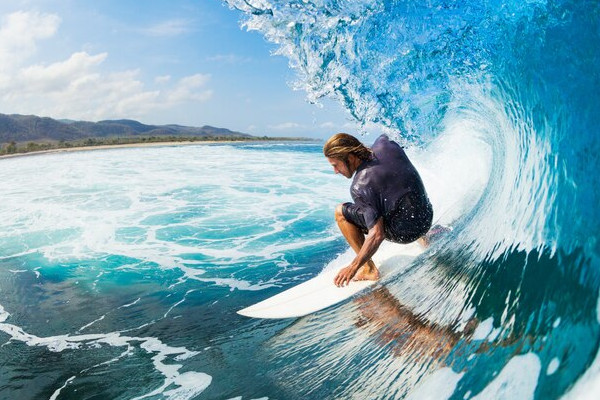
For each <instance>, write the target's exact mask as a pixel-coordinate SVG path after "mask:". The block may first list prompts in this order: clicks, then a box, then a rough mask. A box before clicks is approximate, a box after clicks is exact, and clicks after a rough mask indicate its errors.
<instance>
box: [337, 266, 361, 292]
mask: <svg viewBox="0 0 600 400" xmlns="http://www.w3.org/2000/svg"><path fill="white" fill-rule="evenodd" d="M357 271H358V268H356V267H354V266H353V265H352V264H351V265H349V266H347V267H346V268H342V269H341V270H340V272H338V274H337V275H336V276H335V279H334V280H333V282H334V283H335V285H336V286H338V287H342V286H345V285H347V284H349V283H350V281H351V280H352V278H354V276H355V275H356V272H357Z"/></svg>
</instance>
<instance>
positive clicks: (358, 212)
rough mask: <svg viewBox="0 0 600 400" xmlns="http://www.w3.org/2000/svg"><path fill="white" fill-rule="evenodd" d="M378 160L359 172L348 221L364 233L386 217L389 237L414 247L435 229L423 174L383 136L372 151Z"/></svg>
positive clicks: (346, 208) (345, 210)
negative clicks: (416, 242) (422, 237)
mask: <svg viewBox="0 0 600 400" xmlns="http://www.w3.org/2000/svg"><path fill="white" fill-rule="evenodd" d="M371 150H372V151H373V155H374V157H373V158H372V159H371V160H368V161H363V162H362V164H360V166H359V167H358V168H357V170H356V174H355V175H354V180H353V181H352V186H351V188H350V194H351V195H352V200H354V203H345V204H344V206H343V214H344V217H345V218H346V220H348V221H350V222H352V223H353V224H354V225H356V226H358V227H359V228H361V230H362V231H363V232H364V233H367V232H368V231H369V229H371V228H372V227H373V226H374V225H375V223H376V222H377V220H378V219H379V218H380V217H383V226H384V231H385V237H386V239H388V240H391V241H393V242H398V243H410V242H413V241H415V240H417V239H418V238H419V237H421V236H423V235H424V234H425V233H427V231H428V230H429V228H430V227H431V221H432V219H433V209H432V207H431V203H430V202H429V199H428V197H427V193H426V192H425V187H424V186H423V182H422V181H421V177H420V176H419V173H418V172H417V170H416V169H415V167H414V166H413V165H412V163H411V162H410V160H409V159H408V157H407V156H406V153H405V152H404V150H403V149H402V147H400V146H399V145H398V144H397V143H396V142H393V141H391V140H389V138H388V137H387V136H386V135H381V136H380V137H379V138H377V140H376V141H375V143H373V146H372V148H371Z"/></svg>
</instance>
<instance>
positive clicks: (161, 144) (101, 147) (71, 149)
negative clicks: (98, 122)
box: [0, 140, 250, 160]
mask: <svg viewBox="0 0 600 400" xmlns="http://www.w3.org/2000/svg"><path fill="white" fill-rule="evenodd" d="M249 141H250V140H236V141H225V140H206V141H204V140H197V141H182V142H152V143H126V144H107V145H99V146H79V147H65V148H60V149H50V150H40V151H31V152H28V153H15V154H4V155H0V160H1V159H5V158H14V157H27V156H38V155H42V154H52V153H70V152H75V151H93V150H106V149H118V148H126V147H165V146H186V145H191V144H215V143H238V142H249Z"/></svg>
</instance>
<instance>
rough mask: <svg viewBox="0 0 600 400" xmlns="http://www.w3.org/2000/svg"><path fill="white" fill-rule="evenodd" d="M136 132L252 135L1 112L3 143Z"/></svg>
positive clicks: (207, 127) (121, 121) (127, 121)
mask: <svg viewBox="0 0 600 400" xmlns="http://www.w3.org/2000/svg"><path fill="white" fill-rule="evenodd" d="M134 136H182V137H191V136H196V137H208V136H211V137H232V138H233V137H239V138H251V137H253V136H252V135H248V134H245V133H240V132H235V131H231V130H229V129H224V128H215V127H213V126H203V127H191V126H181V125H146V124H142V123H141V122H138V121H133V120H128V119H121V120H106V121H99V122H87V121H72V120H55V119H52V118H46V117H38V116H35V115H17V114H14V115H6V114H0V144H1V143H9V142H12V141H14V142H17V143H24V142H55V141H58V142H60V141H74V140H80V139H87V138H106V137H134Z"/></svg>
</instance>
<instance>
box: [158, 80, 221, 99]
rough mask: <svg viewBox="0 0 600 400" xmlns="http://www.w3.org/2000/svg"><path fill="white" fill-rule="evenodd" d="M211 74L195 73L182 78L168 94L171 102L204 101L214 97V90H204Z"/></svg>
mask: <svg viewBox="0 0 600 400" xmlns="http://www.w3.org/2000/svg"><path fill="white" fill-rule="evenodd" d="M209 80H210V75H206V74H195V75H191V76H187V77H185V78H182V79H181V80H180V81H179V82H177V85H176V86H175V87H174V88H173V89H172V90H171V91H169V93H168V94H167V100H168V101H169V103H181V102H184V101H199V102H204V101H207V100H209V99H210V98H211V97H212V93H213V92H212V90H202V87H203V86H205V85H206V83H208V81H209Z"/></svg>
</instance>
